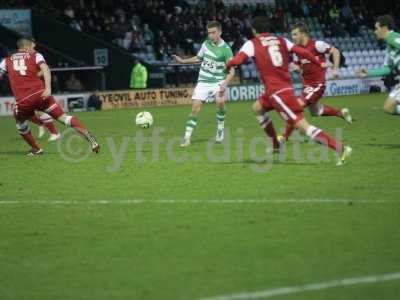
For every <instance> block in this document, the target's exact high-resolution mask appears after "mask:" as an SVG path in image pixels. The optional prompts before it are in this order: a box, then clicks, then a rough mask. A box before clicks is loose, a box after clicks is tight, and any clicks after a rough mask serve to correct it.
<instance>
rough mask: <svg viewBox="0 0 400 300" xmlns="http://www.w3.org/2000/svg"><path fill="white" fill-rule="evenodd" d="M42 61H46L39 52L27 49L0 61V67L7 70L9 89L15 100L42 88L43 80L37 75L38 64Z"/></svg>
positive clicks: (20, 99) (43, 85)
mask: <svg viewBox="0 0 400 300" xmlns="http://www.w3.org/2000/svg"><path fill="white" fill-rule="evenodd" d="M43 63H46V61H45V60H44V58H43V56H42V55H41V54H40V53H38V52H27V51H19V52H17V53H15V54H12V55H11V56H9V57H7V58H5V59H4V60H3V61H2V62H1V63H0V69H1V70H2V71H3V72H8V77H9V79H10V85H11V90H12V92H13V94H14V97H15V99H16V101H17V102H18V101H22V100H24V99H26V98H28V97H29V96H31V95H33V94H35V93H40V92H41V91H43V90H44V88H45V84H44V81H43V80H41V79H40V78H39V77H38V76H37V74H38V72H39V71H40V68H39V66H40V64H43Z"/></svg>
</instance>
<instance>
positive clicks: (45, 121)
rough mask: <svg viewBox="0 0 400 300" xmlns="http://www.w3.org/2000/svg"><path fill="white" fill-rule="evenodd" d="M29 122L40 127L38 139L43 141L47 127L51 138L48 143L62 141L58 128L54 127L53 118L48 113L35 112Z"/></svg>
mask: <svg viewBox="0 0 400 300" xmlns="http://www.w3.org/2000/svg"><path fill="white" fill-rule="evenodd" d="M29 121H31V122H32V123H35V124H36V125H38V128H39V134H38V138H39V139H41V138H42V137H43V136H44V134H45V129H44V128H45V127H46V128H47V130H48V131H49V132H50V136H49V138H48V140H47V141H49V142H54V141H57V140H58V139H60V137H61V134H59V133H58V130H57V128H56V126H55V125H54V122H53V118H52V117H50V116H49V115H48V114H46V113H42V112H35V115H33V116H32V117H30V118H29Z"/></svg>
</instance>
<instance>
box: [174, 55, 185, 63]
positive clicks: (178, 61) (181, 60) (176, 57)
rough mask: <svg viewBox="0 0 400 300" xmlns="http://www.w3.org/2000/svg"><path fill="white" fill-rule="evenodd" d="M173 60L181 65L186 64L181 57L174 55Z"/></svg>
mask: <svg viewBox="0 0 400 300" xmlns="http://www.w3.org/2000/svg"><path fill="white" fill-rule="evenodd" d="M172 58H173V59H174V60H175V61H176V62H177V63H180V64H183V63H184V61H183V59H182V58H181V57H180V56H178V55H172Z"/></svg>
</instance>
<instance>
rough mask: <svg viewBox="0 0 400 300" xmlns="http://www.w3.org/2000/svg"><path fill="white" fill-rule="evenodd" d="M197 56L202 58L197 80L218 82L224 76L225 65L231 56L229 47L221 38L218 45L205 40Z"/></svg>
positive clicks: (223, 78)
mask: <svg viewBox="0 0 400 300" xmlns="http://www.w3.org/2000/svg"><path fill="white" fill-rule="evenodd" d="M197 57H198V58H199V59H200V60H202V63H201V67H200V71H199V78H198V82H204V83H218V82H221V81H223V80H225V78H226V75H227V73H226V69H225V67H226V65H227V63H228V61H229V60H230V59H231V58H232V57H233V53H232V49H231V47H230V46H229V45H228V44H227V43H226V42H225V41H224V40H221V41H220V42H219V44H218V45H216V44H214V43H213V42H212V41H210V40H208V39H207V40H205V41H204V43H203V44H202V46H201V49H200V51H199V52H198V53H197Z"/></svg>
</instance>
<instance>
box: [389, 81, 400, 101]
mask: <svg viewBox="0 0 400 300" xmlns="http://www.w3.org/2000/svg"><path fill="white" fill-rule="evenodd" d="M389 97H390V98H392V99H394V100H396V102H397V103H399V104H400V84H397V85H395V86H394V88H393V89H392V91H391V92H390V94H389Z"/></svg>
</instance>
